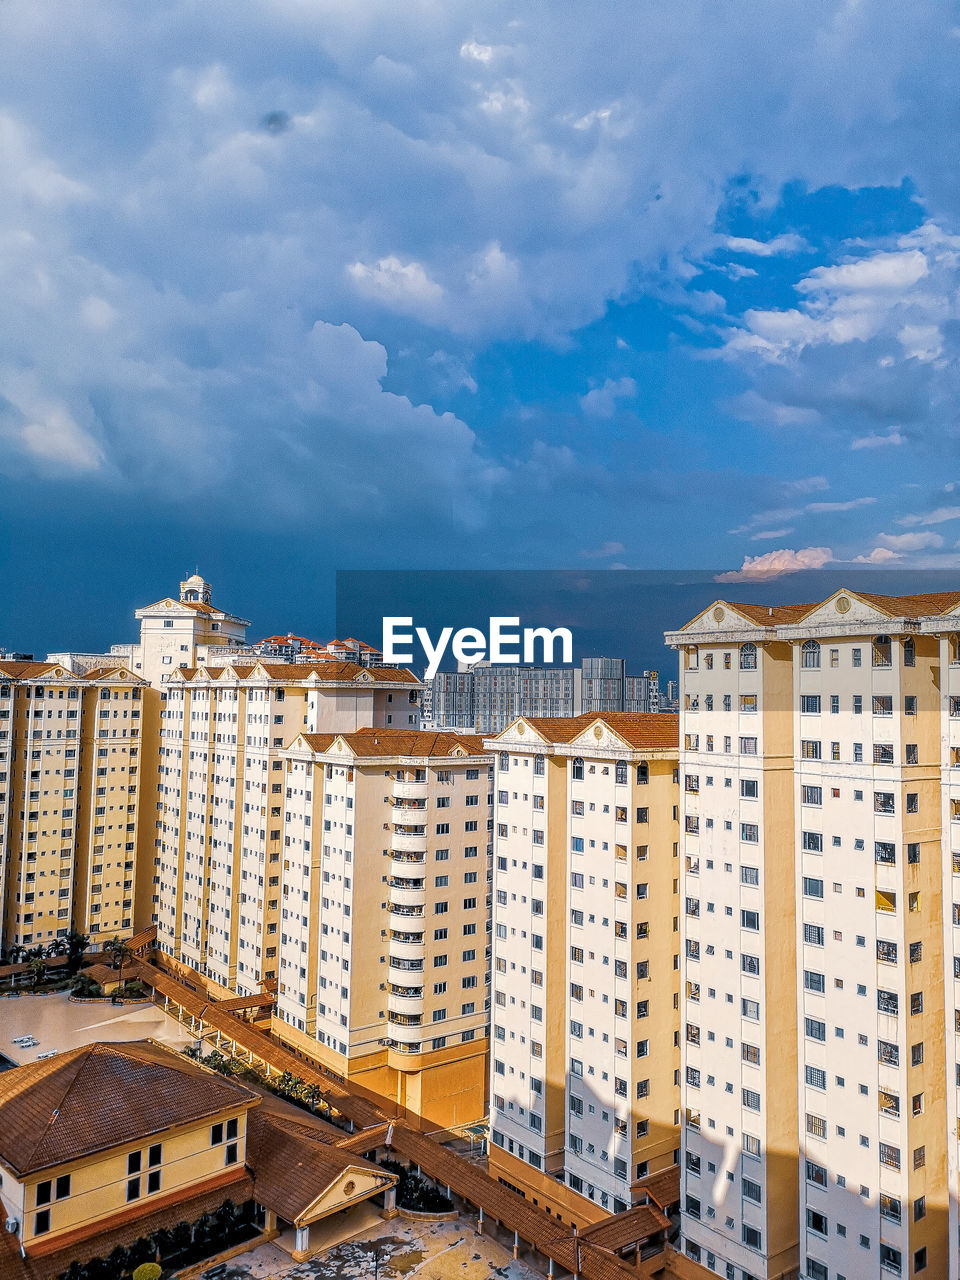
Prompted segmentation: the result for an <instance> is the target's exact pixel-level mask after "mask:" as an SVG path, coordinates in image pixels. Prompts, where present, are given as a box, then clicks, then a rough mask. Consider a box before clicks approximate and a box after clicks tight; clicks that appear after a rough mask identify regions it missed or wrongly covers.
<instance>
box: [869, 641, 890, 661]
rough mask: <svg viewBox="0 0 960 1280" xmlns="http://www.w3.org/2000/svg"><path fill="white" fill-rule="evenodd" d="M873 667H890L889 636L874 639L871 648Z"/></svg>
mask: <svg viewBox="0 0 960 1280" xmlns="http://www.w3.org/2000/svg"><path fill="white" fill-rule="evenodd" d="M872 657H873V665H874V666H875V667H889V666H891V665H892V661H893V659H892V653H891V643H890V637H889V636H876V637H874V641H873V646H872Z"/></svg>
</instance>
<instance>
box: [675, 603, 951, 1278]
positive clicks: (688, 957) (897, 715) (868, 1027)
mask: <svg viewBox="0 0 960 1280" xmlns="http://www.w3.org/2000/svg"><path fill="white" fill-rule="evenodd" d="M958 632H960V594H955V593H954V594H947V595H936V596H917V597H887V596H877V595H866V594H863V593H855V592H850V591H838V592H836V593H835V594H834V595H833V596H831V597H830V598H829V599H827V600H825V601H822V602H819V603H816V604H811V605H798V606H780V607H776V606H775V607H766V606H764V607H759V606H753V605H742V604H732V603H729V602H726V601H717V602H716V603H715V604H714V605H712V606H711V607H710V608H709V609H707V610H705V611H704V612H703V613H702V614H700V615H699V616H698V617H697V618H695V619H693V620H692V621H691V622H690V623H689V624H688V625H687V626H686V627H684V628H683V629H682V630H681V631H679V632H675V633H671V634H670V635H669V636H668V640H669V641H670V642H671V643H673V644H674V645H676V646H677V647H678V648H679V649H680V651H681V712H680V716H681V758H680V770H681V781H682V795H683V825H684V834H683V841H684V850H683V852H684V860H683V861H684V865H683V871H682V886H681V895H682V897H683V899H684V903H685V911H684V915H683V921H684V930H683V933H684V961H683V963H684V974H683V977H684V986H683V1022H684V1025H685V1030H686V1034H685V1037H684V1075H683V1088H684V1107H685V1112H684V1113H685V1124H684V1134H683V1154H684V1171H683V1177H684V1187H683V1191H684V1226H683V1233H684V1248H685V1251H686V1252H687V1254H688V1255H689V1256H691V1257H693V1258H695V1259H697V1260H698V1261H701V1262H703V1263H705V1264H706V1265H707V1266H708V1267H709V1268H711V1269H715V1270H717V1271H718V1272H719V1273H720V1274H726V1275H729V1276H733V1277H735V1278H736V1280H741V1278H743V1280H746V1278H747V1277H754V1276H757V1277H764V1280H766V1277H775V1276H780V1275H782V1274H784V1273H785V1272H786V1273H789V1271H790V1269H791V1268H792V1267H798V1268H799V1270H800V1273H801V1274H802V1275H804V1276H807V1277H812V1278H813V1280H840V1277H847V1278H848V1280H849V1278H851V1277H854V1276H861V1275H881V1276H887V1275H890V1276H898V1275H903V1276H914V1275H922V1274H924V1273H927V1274H931V1275H938V1276H939V1275H944V1276H946V1275H948V1274H950V1275H952V1276H956V1274H957V1222H956V1201H957V1127H956V1117H957V1109H956V1100H957V1088H958V1082H960V1075H958V1070H957V1028H960V1014H958V1013H957V1012H956V1010H957V1008H958V1007H960V999H958V995H957V990H956V986H955V983H956V977H955V975H956V974H958V973H960V960H957V959H955V956H956V954H957V953H958V951H960V947H958V946H957V941H956V938H955V929H954V921H955V919H960V909H957V908H954V906H953V902H954V900H955V899H957V898H958V897H960V894H958V893H957V890H956V888H955V886H956V883H957V882H956V880H955V878H954V876H955V869H956V870H957V871H960V861H955V860H954V852H953V845H954V844H955V843H956V844H960V842H958V841H956V840H955V838H954V837H953V834H952V833H953V830H954V824H953V811H952V797H953V790H954V784H953V780H952V779H953V774H952V770H953V769H954V767H955V766H954V759H955V754H954V740H955V739H956V740H957V741H960V735H958V733H957V730H956V728H955V725H954V722H955V721H956V720H958V719H960V701H954V702H952V701H951V697H955V695H953V694H952V693H951V680H950V673H951V664H952V663H953V662H955V659H956V654H957V635H958ZM794 1080H796V1084H794Z"/></svg>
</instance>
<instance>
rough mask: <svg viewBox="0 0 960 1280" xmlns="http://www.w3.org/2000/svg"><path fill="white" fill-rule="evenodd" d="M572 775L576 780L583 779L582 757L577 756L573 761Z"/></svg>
mask: <svg viewBox="0 0 960 1280" xmlns="http://www.w3.org/2000/svg"><path fill="white" fill-rule="evenodd" d="M573 776H574V778H576V779H577V780H578V781H581V782H582V781H583V759H582V758H581V757H580V756H577V757H576V758H575V759H574V762H573Z"/></svg>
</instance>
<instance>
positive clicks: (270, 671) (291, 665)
mask: <svg viewBox="0 0 960 1280" xmlns="http://www.w3.org/2000/svg"><path fill="white" fill-rule="evenodd" d="M229 665H230V666H231V667H233V668H234V669H235V670H236V672H237V674H238V675H239V676H240V679H242V680H243V679H247V678H248V677H249V675H250V673H251V671H253V669H254V667H256V668H257V670H259V671H265V672H266V673H267V675H268V676H269V677H270V679H271V680H289V681H290V683H291V684H299V683H300V681H302V680H307V679H309V678H310V676H311V675H313V674H316V676H317V678H318V679H320V680H324V681H327V682H336V683H342V684H357V683H374V684H419V683H420V681H419V680H418V679H417V677H416V676H415V675H414V674H413V672H412V671H406V670H405V669H404V668H403V667H362V666H360V664H359V663H357V662H341V661H339V660H338V659H336V658H330V659H329V660H325V659H318V660H317V661H316V662H272V661H270V660H269V659H266V660H264V659H262V658H254V657H251V656H250V655H248V654H244V655H243V658H242V661H241V660H238V661H237V662H235V663H230V664H229ZM226 669H227V668H225V667H206V666H204V667H178V668H177V669H176V671H175V672H174V674H175V675H176V674H178V675H180V676H182V677H183V678H184V679H186V680H191V679H192V678H193V677H194V676H195V675H196V674H197V672H198V671H200V670H203V671H206V672H207V673H208V674H209V675H214V674H219V673H220V672H221V671H224V670H226ZM358 677H362V679H361V680H359V681H358Z"/></svg>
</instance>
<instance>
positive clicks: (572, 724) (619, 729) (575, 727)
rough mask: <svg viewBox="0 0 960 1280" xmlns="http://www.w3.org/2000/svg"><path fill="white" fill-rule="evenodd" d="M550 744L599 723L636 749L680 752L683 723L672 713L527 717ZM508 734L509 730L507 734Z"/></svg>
mask: <svg viewBox="0 0 960 1280" xmlns="http://www.w3.org/2000/svg"><path fill="white" fill-rule="evenodd" d="M521 718H522V719H523V720H524V721H525V722H526V723H527V724H529V725H531V726H532V727H533V728H534V729H536V730H537V732H538V733H539V734H540V735H541V736H542V737H544V738H546V740H547V741H548V742H552V743H569V742H573V740H574V739H575V738H578V737H579V736H580V734H582V733H583V732H584V730H585V729H589V728H590V726H591V725H592V724H596V722H597V721H598V720H599V721H600V722H601V723H602V724H605V725H607V726H608V728H610V729H612V730H613V732H614V733H616V734H619V736H620V737H621V738H623V739H625V741H627V742H629V744H630V745H631V746H632V747H638V748H640V749H643V748H648V749H650V750H660V751H663V750H666V751H669V750H670V749H671V748H676V747H677V746H678V744H679V742H680V721H679V718H678V717H677V716H675V715H671V714H669V713H668V712H636V713H635V712H632V711H601V712H597V711H590V712H587V713H586V714H584V715H580V716H523V717H521ZM504 732H506V730H505V731H504Z"/></svg>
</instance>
